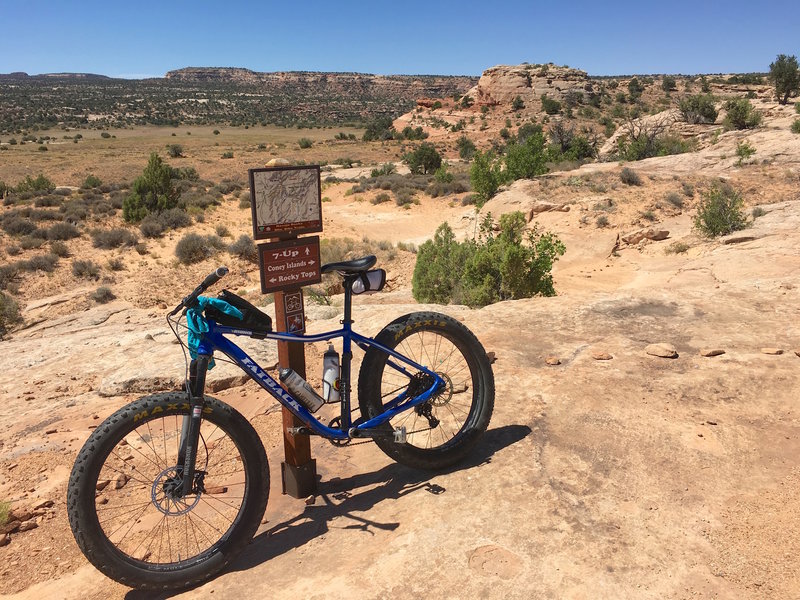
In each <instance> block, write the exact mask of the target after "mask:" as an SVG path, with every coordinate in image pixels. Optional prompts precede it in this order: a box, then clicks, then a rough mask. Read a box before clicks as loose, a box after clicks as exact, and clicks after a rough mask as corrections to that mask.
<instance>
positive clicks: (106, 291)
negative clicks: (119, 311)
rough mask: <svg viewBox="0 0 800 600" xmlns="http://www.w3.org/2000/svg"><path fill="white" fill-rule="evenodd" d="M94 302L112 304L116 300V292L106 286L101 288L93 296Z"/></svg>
mask: <svg viewBox="0 0 800 600" xmlns="http://www.w3.org/2000/svg"><path fill="white" fill-rule="evenodd" d="M91 298H92V300H94V301H95V302H97V303H98V304H105V303H106V302H111V301H112V300H114V299H115V298H116V296H115V295H114V292H112V291H111V288H109V287H106V286H100V287H99V288H97V289H96V290H95V291H94V292H92V295H91Z"/></svg>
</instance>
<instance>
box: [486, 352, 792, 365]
mask: <svg viewBox="0 0 800 600" xmlns="http://www.w3.org/2000/svg"><path fill="white" fill-rule="evenodd" d="M797 352H798V356H800V350H798V351H797ZM486 358H488V359H489V364H494V363H495V361H496V360H497V355H496V354H495V353H494V352H487V353H486Z"/></svg>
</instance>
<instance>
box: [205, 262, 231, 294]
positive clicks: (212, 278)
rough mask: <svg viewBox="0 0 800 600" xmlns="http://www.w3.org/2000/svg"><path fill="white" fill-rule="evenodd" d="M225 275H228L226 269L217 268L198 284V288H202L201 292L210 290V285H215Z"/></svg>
mask: <svg viewBox="0 0 800 600" xmlns="http://www.w3.org/2000/svg"><path fill="white" fill-rule="evenodd" d="M227 274H228V267H218V268H217V270H216V271H214V272H213V273H211V274H210V275H209V276H208V277H206V278H205V279H204V280H203V283H201V284H200V287H202V288H203V290H205V289H206V288H210V287H211V286H212V285H214V284H215V283H217V282H218V281H219V280H220V279H222V278H223V277H225V275H227Z"/></svg>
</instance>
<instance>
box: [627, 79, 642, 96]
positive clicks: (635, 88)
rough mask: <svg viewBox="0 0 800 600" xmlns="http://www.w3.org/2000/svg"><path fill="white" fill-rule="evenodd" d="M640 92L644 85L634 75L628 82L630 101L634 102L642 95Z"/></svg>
mask: <svg viewBox="0 0 800 600" xmlns="http://www.w3.org/2000/svg"><path fill="white" fill-rule="evenodd" d="M642 92H644V87H643V86H642V84H641V83H639V80H638V79H636V77H634V78H633V79H631V80H630V81H629V82H628V94H629V95H630V97H631V101H633V102H636V101H637V100H638V99H639V98H640V97H641V96H642Z"/></svg>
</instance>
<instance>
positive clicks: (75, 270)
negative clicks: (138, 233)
mask: <svg viewBox="0 0 800 600" xmlns="http://www.w3.org/2000/svg"><path fill="white" fill-rule="evenodd" d="M72 274H73V275H74V276H75V277H79V278H80V279H97V278H98V277H100V267H99V266H98V265H97V263H95V262H94V261H91V260H73V261H72Z"/></svg>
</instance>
